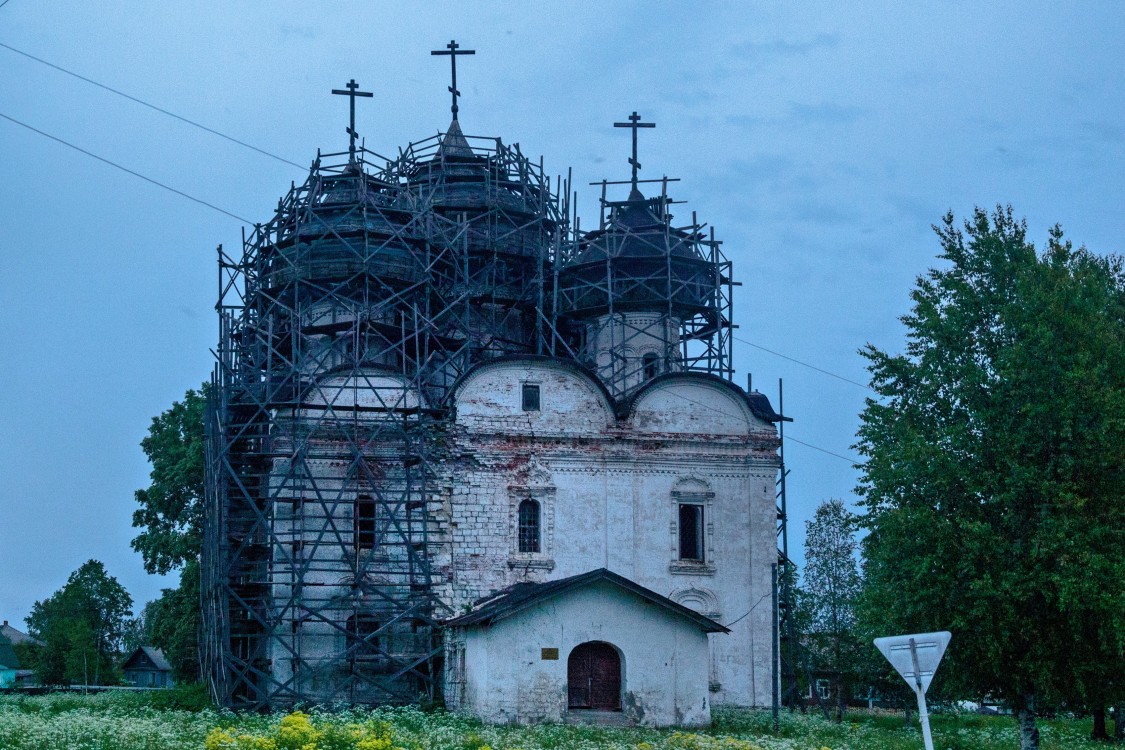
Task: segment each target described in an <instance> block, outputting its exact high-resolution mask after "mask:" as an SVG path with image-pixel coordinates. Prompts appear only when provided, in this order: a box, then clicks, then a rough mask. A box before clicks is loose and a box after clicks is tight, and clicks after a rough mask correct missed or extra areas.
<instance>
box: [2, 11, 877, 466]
mask: <svg viewBox="0 0 1125 750" xmlns="http://www.w3.org/2000/svg"><path fill="white" fill-rule="evenodd" d="M8 1H9V0H4V2H8ZM2 7H3V6H2V4H0V8H2ZM0 44H2V43H0ZM0 117H2V118H3V119H6V120H8V121H9V123H15V124H16V125H19V126H20V127H24V128H27V129H28V130H31V132H33V133H37V134H38V135H42V136H43V137H45V138H51V139H52V141H54V142H55V143H61V144H62V145H64V146H68V147H69V148H73V150H74V151H77V152H79V153H82V154H86V155H87V156H90V157H91V159H97V160H98V161H99V162H102V163H105V164H109V165H110V166H113V168H115V169H118V170H120V171H123V172H126V173H127V174H132V175H133V177H135V178H140V179H142V180H144V181H145V182H149V183H151V184H154V186H156V187H158V188H163V189H164V190H168V191H169V192H174V193H176V195H178V196H180V197H181V198H187V199H188V200H190V201H194V202H196V204H199V205H200V206H206V207H207V208H210V209H212V210H216V211H218V213H219V214H223V215H225V216H230V217H231V218H233V219H237V220H240V222H242V223H243V224H253V222H251V220H250V219H248V218H244V217H242V216H239V215H237V214H232V213H231V211H228V210H226V209H224V208H219V207H218V206H216V205H214V204H209V202H207V201H206V200H203V199H201V198H196V197H195V196H191V195H188V193H186V192H183V191H182V190H177V189H176V188H173V187H171V186H168V184H164V183H163V182H160V181H158V180H153V179H152V178H150V177H145V175H144V174H141V173H140V172H135V171H134V170H131V169H128V168H127V166H123V165H120V164H118V163H117V162H114V161H110V160H108V159H105V157H104V156H99V155H98V154H96V153H93V152H90V151H87V150H86V148H82V147H81V146H77V145H74V144H73V143H70V142H69V141H63V139H62V138H60V137H56V136H53V135H51V134H50V133H45V132H44V130H40V129H39V128H37V127H33V126H30V125H28V124H27V123H24V121H20V120H18V119H16V118H15V117H10V116H8V115H4V114H3V112H0ZM739 341H741V340H739ZM745 343H749V342H745ZM750 345H751V346H757V345H756V344H750ZM758 349H764V347H762V346H758ZM764 351H767V352H768V351H769V350H764ZM769 353H771V354H777V352H769ZM777 356H782V358H784V359H786V360H793V358H791V356H785V355H784V354H777ZM793 361H794V362H798V363H800V364H804V365H805V367H808V368H811V369H813V370H818V371H819V372H823V373H826V374H831V376H832V377H834V378H840V376H836V374H832V373H831V372H828V371H827V370H820V368H816V367H812V365H811V364H805V363H804V362H800V361H799V360H793ZM840 380H846V378H840ZM848 382H855V381H848ZM856 385H858V383H856ZM674 396H676V397H677V398H681V399H683V400H685V401H687V403H690V404H694V405H695V406H701V407H703V408H705V409H710V410H712V412H718V413H720V414H726V412H722V409H717V408H714V407H713V406H711V405H709V404H703V403H702V401H696V400H695V399H692V398H687V397H686V396H683V395H681V394H674ZM787 440H791V441H793V442H794V443H798V444H800V445H804V446H805V448H811V449H812V450H814V451H820V452H821V453H825V454H826V455H831V457H834V458H837V459H840V460H841V461H847V462H848V463H852V464H856V463H862V462H861V461H857V460H855V459H852V458H848V457H846V455H843V454H840V453H835V452H832V451H829V450H827V449H823V448H820V446H818V445H813V444H812V443H805V442H804V441H802V440H798V439H796V437H793V436H789V437H787Z"/></svg>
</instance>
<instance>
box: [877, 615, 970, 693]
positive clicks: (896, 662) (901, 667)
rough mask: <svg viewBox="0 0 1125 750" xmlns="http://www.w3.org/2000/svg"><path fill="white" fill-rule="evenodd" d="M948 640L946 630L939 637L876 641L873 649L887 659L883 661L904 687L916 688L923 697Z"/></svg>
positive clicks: (895, 636)
mask: <svg viewBox="0 0 1125 750" xmlns="http://www.w3.org/2000/svg"><path fill="white" fill-rule="evenodd" d="M952 637H953V636H952V635H951V634H950V632H949V631H948V630H943V631H941V632H940V633H917V634H915V635H892V636H889V637H887V638H876V639H875V648H877V649H879V651H880V652H882V654H883V656H885V657H887V661H889V662H890V663H891V666H892V667H894V668H895V669H896V670H898V673H899V674H900V675H902V678H903V679H904V680H906V684H908V685H910V687H911V688H913V689H914V690H918V689H919V688H920V689H921V691H922V693H923V694H925V692H926V691H927V690H929V688H930V682H932V681H933V679H934V672H936V671H937V668H938V664H939V663H941V657H942V656H944V655H945V647H946V646H948V645H949V639H950V638H952ZM912 644H913V647H912Z"/></svg>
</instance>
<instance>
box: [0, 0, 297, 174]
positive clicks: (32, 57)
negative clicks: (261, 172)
mask: <svg viewBox="0 0 1125 750" xmlns="http://www.w3.org/2000/svg"><path fill="white" fill-rule="evenodd" d="M8 2H9V0H4V3H3V4H0V8H3V7H4V5H5V4H7V3H8ZM0 47H3V48H4V49H7V50H11V51H12V52H15V53H16V54H17V55H23V56H24V57H26V58H28V59H29V60H34V61H35V62H37V63H41V64H43V65H46V66H47V67H49V68H54V69H55V70H57V71H59V72H61V73H66V74H67V75H68V76H73V77H75V78H77V79H78V80H80V81H85V82H86V83H89V84H90V85H92V86H97V87H98V88H100V89H105V90H106V91H109V92H110V93H113V94H117V95H118V96H122V97H125V98H126V99H128V100H129V101H133V102H136V103H137V104H140V105H141V106H144V107H148V108H149V109H153V110H156V111H157V112H160V113H161V114H165V115H168V116H169V117H174V118H175V119H177V120H179V121H180V122H185V123H187V124H188V125H191V126H193V127H196V128H199V129H200V130H205V131H206V132H208V133H211V134H212V135H217V136H219V137H220V138H225V139H226V140H228V141H230V142H231V143H237V144H238V145H239V146H244V147H246V148H248V149H250V150H252V151H257V152H258V153H259V154H262V155H264V156H268V157H270V158H271V159H277V160H278V161H280V162H284V163H285V164H289V165H291V166H294V167H297V169H307V168H308V167H307V166H305V165H302V164H298V163H297V162H295V161H289V160H288V159H286V158H285V157H283V156H278V155H277V154H272V153H270V152H269V151H266V150H265V149H262V148H258V147H257V146H254V145H251V144H249V143H247V142H246V141H240V140H238V139H237V138H235V137H233V136H229V135H227V134H226V133H221V132H219V131H218V130H215V129H214V128H209V127H207V126H206V125H203V124H202V123H198V122H196V121H195V120H189V119H188V118H186V117H184V116H183V115H178V114H176V113H175V112H170V111H168V110H166V109H164V108H163V107H158V106H157V105H155V104H151V103H149V102H146V101H145V100H144V99H140V98H138V97H135V96H133V95H132V94H126V93H125V92H124V91H119V90H117V89H115V88H113V87H112V86H107V85H105V84H104V83H98V82H97V81H95V80H94V79H92V78H87V77H86V76H84V75H80V74H78V73H75V72H74V71H73V70H67V69H66V68H64V67H62V66H61V65H55V64H54V63H52V62H47V61H46V60H44V59H43V58H41V57H36V56H35V55H33V54H31V53H30V52H24V51H23V50H21V49H16V48H15V47H13V46H12V45H10V44H4V43H3V42H0Z"/></svg>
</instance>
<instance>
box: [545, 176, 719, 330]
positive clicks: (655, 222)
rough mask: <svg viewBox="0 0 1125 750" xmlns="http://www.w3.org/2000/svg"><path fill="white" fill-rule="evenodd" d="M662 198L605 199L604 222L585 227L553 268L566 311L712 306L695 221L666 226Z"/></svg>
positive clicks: (708, 270)
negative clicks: (573, 247)
mask: <svg viewBox="0 0 1125 750" xmlns="http://www.w3.org/2000/svg"><path fill="white" fill-rule="evenodd" d="M670 202H671V201H670V200H669V199H668V198H667V197H666V196H661V197H659V198H645V197H644V196H643V195H642V194H641V192H640V190H638V189H637V188H636V187H635V186H634V187H633V189H632V191H631V193H630V195H629V198H628V200H625V201H613V202H610V201H607V202H606V204H605V205H606V208H607V209H608V212H607V219H606V222H605V226H604V227H603V228H601V229H597V230H594V231H591V232H588V233H587V234H586V235H585V236H583V237H582V239H581V240H580V241H579V244H578V248H577V250H576V252H574V254H573V255H572V256H571V257H570V259H569V260H568V261H567V262H566V263H565V264H564V265H563V266H562V267H561V268H560V270H559V292H560V297H561V298H562V300H563V306H562V307H563V310H564V311H565V312H566V314H569V315H572V316H576V317H587V316H595V317H596V316H599V315H603V314H605V313H607V312H609V310H610V308H611V307H612V309H613V310H615V311H618V312H625V311H635V312H645V311H653V312H668V311H669V309H670V310H671V312H672V313H673V314H674V315H676V316H677V317H681V318H689V317H691V316H693V315H695V314H697V313H700V312H703V311H705V310H707V309H708V308H710V307H712V306H713V305H714V300H715V299H716V295H715V287H716V285H718V284H719V283H720V278H719V274H718V270H717V267H716V264H715V263H713V262H711V260H710V254H709V248H707V247H706V246H704V245H703V244H702V242H703V238H702V236H700V235H699V233H698V231H697V230H696V228H695V227H691V228H689V229H688V230H685V229H681V228H677V227H674V226H672V216H671V215H670V214H669V213H667V211H666V210H665V207H666V206H667V204H668V203H670Z"/></svg>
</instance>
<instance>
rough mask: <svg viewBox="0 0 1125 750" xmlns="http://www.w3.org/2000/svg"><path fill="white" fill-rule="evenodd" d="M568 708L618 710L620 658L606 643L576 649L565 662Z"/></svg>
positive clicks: (594, 642)
mask: <svg viewBox="0 0 1125 750" xmlns="http://www.w3.org/2000/svg"><path fill="white" fill-rule="evenodd" d="M566 681H567V697H568V704H569V707H570V708H589V709H596V710H599V711H620V710H621V657H620V655H618V653H617V649H615V648H614V647H613V646H611V645H609V644H608V643H603V642H601V641H590V642H589V643H583V644H581V645H579V646H576V647H575V648H574V650H573V651H571V652H570V657H569V658H568V659H567V662H566Z"/></svg>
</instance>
